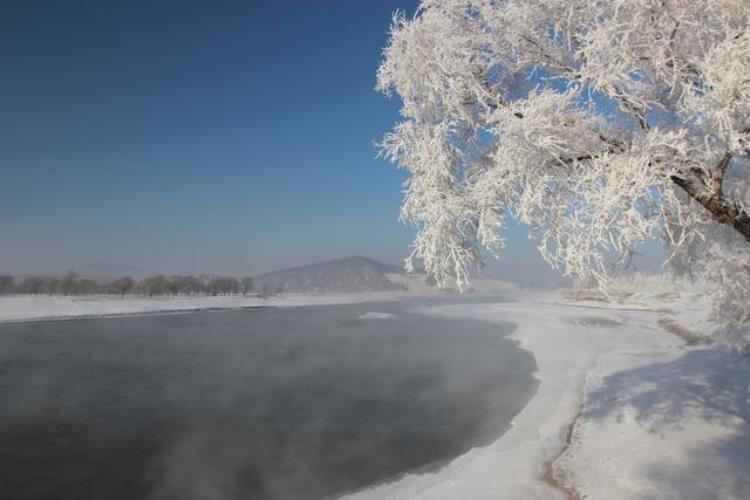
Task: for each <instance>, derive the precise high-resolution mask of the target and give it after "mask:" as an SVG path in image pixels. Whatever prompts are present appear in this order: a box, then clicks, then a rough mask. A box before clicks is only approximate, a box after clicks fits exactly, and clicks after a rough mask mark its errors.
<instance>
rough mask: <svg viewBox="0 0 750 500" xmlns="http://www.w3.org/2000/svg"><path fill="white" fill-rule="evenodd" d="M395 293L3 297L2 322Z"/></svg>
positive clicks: (367, 298) (344, 300) (381, 297)
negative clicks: (264, 295) (258, 295)
mask: <svg viewBox="0 0 750 500" xmlns="http://www.w3.org/2000/svg"><path fill="white" fill-rule="evenodd" d="M398 298H399V295H398V294H395V293H387V292H384V293H363V294H325V295H324V294H320V295H312V294H310V295H307V294H304V295H303V294H299V295H296V294H285V295H279V296H273V297H269V298H267V299H262V298H259V297H243V296H241V295H227V296H217V297H208V296H199V297H166V296H165V297H140V296H126V297H113V296H111V295H107V296H91V295H83V296H68V297H63V296H59V295H56V296H46V295H39V296H33V295H16V296H7V297H0V322H3V321H31V320H45V319H72V318H80V317H89V316H112V315H122V314H151V313H169V312H185V311H194V310H203V309H238V308H243V307H299V306H314V305H326V304H349V303H356V302H378V301H391V300H397V299H398Z"/></svg>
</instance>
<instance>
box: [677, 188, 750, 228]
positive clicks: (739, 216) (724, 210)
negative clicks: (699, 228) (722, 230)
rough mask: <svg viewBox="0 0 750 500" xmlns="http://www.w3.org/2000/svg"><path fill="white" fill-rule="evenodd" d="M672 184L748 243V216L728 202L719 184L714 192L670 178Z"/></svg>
mask: <svg viewBox="0 0 750 500" xmlns="http://www.w3.org/2000/svg"><path fill="white" fill-rule="evenodd" d="M672 182H674V183H675V184H677V185H678V186H680V187H681V188H682V189H683V190H684V191H685V192H686V193H687V194H688V195H689V196H690V197H691V198H693V199H694V200H695V201H697V202H698V203H700V204H701V206H702V207H703V208H705V209H706V210H708V212H709V213H710V214H711V216H712V217H713V218H714V219H715V220H716V221H717V222H720V223H722V224H726V225H728V226H731V227H733V228H734V229H735V230H737V231H738V232H739V233H740V234H741V235H742V236H744V237H745V240H746V241H747V242H748V243H750V214H748V213H747V211H745V210H744V209H743V208H742V207H741V206H740V205H739V204H738V203H735V202H733V201H731V200H728V199H727V198H726V197H725V196H724V194H723V193H722V191H721V184H719V186H718V189H715V190H714V191H711V190H709V189H708V188H707V187H705V186H704V185H703V184H701V183H698V182H696V181H692V180H688V179H683V178H682V177H678V176H676V175H673V176H672Z"/></svg>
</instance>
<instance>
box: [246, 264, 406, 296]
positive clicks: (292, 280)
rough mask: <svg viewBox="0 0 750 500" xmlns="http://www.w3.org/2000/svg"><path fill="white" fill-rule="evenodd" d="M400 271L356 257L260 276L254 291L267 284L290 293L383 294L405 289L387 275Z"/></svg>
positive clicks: (395, 267)
mask: <svg viewBox="0 0 750 500" xmlns="http://www.w3.org/2000/svg"><path fill="white" fill-rule="evenodd" d="M402 272H403V269H401V268H400V267H398V266H392V265H390V264H384V263H382V262H378V261H376V260H373V259H370V258H367V257H361V256H357V257H349V258H347V259H340V260H333V261H330V262H321V263H319V264H311V265H308V266H299V267H292V268H289V269H282V270H280V271H274V272H271V273H266V274H261V275H260V276H256V277H255V278H254V281H255V288H256V290H259V289H260V288H261V287H263V286H264V285H269V286H270V287H271V288H272V289H274V290H277V289H280V290H282V291H284V292H293V293H360V292H383V291H389V290H405V289H406V287H405V286H404V285H403V284H400V283H394V282H393V281H391V280H389V279H388V277H387V276H386V274H392V273H402Z"/></svg>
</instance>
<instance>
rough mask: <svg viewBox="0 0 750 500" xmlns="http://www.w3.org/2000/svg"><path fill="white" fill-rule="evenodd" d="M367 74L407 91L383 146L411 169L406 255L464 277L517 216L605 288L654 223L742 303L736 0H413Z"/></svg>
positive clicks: (743, 92) (565, 261) (744, 27)
mask: <svg viewBox="0 0 750 500" xmlns="http://www.w3.org/2000/svg"><path fill="white" fill-rule="evenodd" d="M378 89H379V90H381V91H383V92H385V93H391V92H394V91H395V92H396V93H397V94H398V95H399V96H400V97H401V99H402V101H403V107H402V110H401V114H402V116H403V121H401V122H400V123H399V124H397V125H396V126H395V128H394V129H393V131H392V132H391V133H389V134H387V135H386V136H385V138H384V140H383V142H382V152H383V154H384V155H385V156H386V157H387V158H389V159H391V160H392V161H394V162H396V163H397V164H398V165H399V166H401V167H403V168H404V169H406V170H408V172H409V173H410V177H409V179H408V182H407V190H406V195H405V199H404V202H403V206H402V211H401V216H402V218H403V219H404V220H406V221H409V222H413V223H415V224H417V226H418V228H419V230H418V234H417V236H416V240H415V243H414V251H413V253H412V255H411V257H410V258H409V259H407V265H410V263H411V262H412V260H413V259H414V258H419V259H422V260H423V262H424V267H425V268H426V270H427V272H428V273H429V274H430V275H432V276H434V277H435V278H436V279H437V280H438V282H439V283H441V284H445V283H447V282H449V281H455V282H456V283H457V284H458V285H459V286H460V287H465V286H466V285H467V284H468V280H469V276H470V272H471V270H472V269H473V268H474V267H475V266H477V265H481V262H482V249H486V250H488V251H489V252H491V253H496V252H498V251H499V250H500V249H501V248H502V247H503V245H504V241H503V237H502V234H503V231H502V229H503V225H504V224H505V223H506V221H507V219H508V218H509V217H513V218H515V219H517V220H520V221H521V222H524V223H526V224H528V225H529V226H530V227H531V229H532V231H533V232H535V233H536V234H537V235H538V238H539V241H540V250H541V252H542V255H543V257H544V258H545V259H546V261H547V262H549V263H550V264H551V265H552V266H553V267H555V268H558V269H561V270H563V271H564V272H565V273H567V274H570V275H574V276H577V277H579V278H584V279H593V280H595V281H597V282H598V283H599V284H601V285H606V282H607V277H608V271H609V269H610V264H612V261H613V260H614V258H618V260H619V261H620V262H623V261H626V260H627V259H628V258H629V256H630V255H631V254H632V252H633V249H634V247H635V246H637V245H638V244H639V243H641V242H643V241H645V240H648V239H652V238H657V237H659V238H663V239H664V240H665V241H666V242H667V243H668V245H669V247H670V249H671V252H672V256H673V257H674V259H675V261H677V260H680V261H684V260H685V259H687V260H690V259H694V258H696V257H699V258H701V259H703V261H704V262H710V266H709V269H708V271H707V272H706V274H707V275H708V276H709V277H712V278H713V279H715V280H716V282H717V284H718V287H717V289H718V290H719V292H718V294H717V297H718V299H719V302H720V303H721V304H723V305H722V306H721V307H719V308H718V309H717V311H719V313H720V314H723V315H725V316H728V317H731V318H735V319H736V320H737V321H739V320H742V321H746V320H747V319H748V317H749V316H750V310H749V308H750V291H749V290H748V287H747V284H748V273H749V272H750V270H749V269H748V265H749V264H750V244H748V243H749V242H750V195H749V193H748V188H747V186H748V178H749V174H748V172H749V167H748V163H749V162H748V157H749V156H750V8H748V4H747V0H701V1H699V0H606V1H604V0H602V1H596V0H594V1H591V0H545V1H535V0H422V1H421V3H420V6H419V9H418V11H417V12H416V14H415V15H414V16H413V17H412V18H407V17H405V16H404V15H403V14H398V13H397V14H396V16H395V17H394V20H393V25H392V30H391V36H390V40H389V43H388V45H387V47H386V48H385V50H384V58H383V62H382V64H381V66H380V68H379V70H378ZM716 226H720V227H724V228H728V230H726V231H718V232H717V231H716V230H715V227H716ZM717 233H722V234H721V239H720V241H719V240H716V241H714V239H715V234H717ZM709 239H710V240H712V241H711V245H710V247H709V246H706V245H702V244H701V243H702V242H706V241H708V240H709ZM694 265H695V263H694V262H691V263H690V266H694ZM702 269H704V270H705V269H706V267H705V266H704V267H703V268H702ZM731 322H734V324H735V326H736V324H737V323H736V321H735V320H734V319H733V320H731Z"/></svg>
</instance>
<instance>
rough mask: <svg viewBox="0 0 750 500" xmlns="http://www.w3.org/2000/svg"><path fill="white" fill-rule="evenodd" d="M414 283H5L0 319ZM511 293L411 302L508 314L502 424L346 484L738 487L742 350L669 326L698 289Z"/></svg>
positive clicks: (324, 300) (616, 495)
mask: <svg viewBox="0 0 750 500" xmlns="http://www.w3.org/2000/svg"><path fill="white" fill-rule="evenodd" d="M508 291H509V292H510V290H508ZM504 295H505V294H504ZM417 296H420V297H421V296H423V295H421V294H414V293H365V294H340V295H333V294H331V295H284V296H278V297H271V298H269V299H260V298H257V297H240V296H227V297H165V298H157V297H153V298H139V297H125V298H117V297H103V296H100V297H94V296H88V297H46V296H37V297H28V296H11V297H2V298H0V322H19V321H20V322H27V321H51V320H61V319H66V320H71V319H83V318H91V317H101V316H121V315H144V314H174V313H184V312H191V311H196V310H228V309H241V308H254V307H301V306H314V305H331V304H345V303H364V302H381V301H395V300H403V299H409V298H415V297H417ZM425 296H426V295H425ZM433 296H436V295H433ZM512 296H513V297H514V301H513V302H492V303H461V304H453V305H439V306H434V305H433V306H422V307H420V308H419V309H418V311H419V312H422V313H425V314H431V315H440V316H446V317H451V318H471V319H482V320H485V321H488V322H494V323H498V324H503V325H507V324H508V323H512V324H514V325H515V329H514V331H513V332H512V333H511V334H510V335H509V336H508V338H510V339H513V340H515V341H517V342H518V344H519V347H520V348H522V349H526V350H528V351H530V352H531V353H532V355H533V356H534V358H535V360H536V363H537V368H538V370H537V372H536V373H535V377H536V378H537V379H538V380H539V381H540V384H539V387H538V388H537V392H536V394H535V395H534V396H533V397H532V398H531V400H530V401H529V402H528V403H527V405H526V406H525V407H524V408H523V409H522V410H521V412H519V413H518V415H516V417H515V418H514V419H513V421H512V422H511V428H510V429H509V430H508V431H507V432H506V433H505V434H503V435H502V436H500V437H499V438H498V439H497V440H496V441H495V442H493V443H491V444H489V445H487V446H483V447H478V448H474V449H472V450H469V451H468V452H467V453H465V454H464V455H462V456H459V457H457V458H456V459H454V460H452V461H451V462H449V463H448V464H446V465H445V466H444V467H442V468H441V469H439V470H436V471H432V472H428V473H423V474H416V473H412V474H406V475H405V476H403V477H402V478H400V479H397V480H395V481H393V482H390V483H384V484H380V485H375V486H373V487H371V488H368V489H365V490H362V491H359V492H355V493H353V494H351V495H349V496H347V497H346V498H350V499H357V500H361V499H366V500H369V499H381V498H391V499H406V498H424V499H460V498H472V499H482V498H486V499H496V498H514V499H515V498H522V499H524V498H526V499H541V498H566V497H571V496H572V495H577V496H579V497H581V496H585V497H586V498H590V499H599V498H601V499H626V498H706V497H711V498H716V497H717V496H718V497H719V498H729V499H732V498H737V499H740V498H750V452H748V450H750V409H749V408H750V397H749V395H750V393H749V392H748V381H750V360H748V359H746V358H740V357H739V356H737V355H735V354H733V353H731V352H728V351H726V350H724V349H722V348H720V347H716V346H711V345H706V344H700V343H699V344H697V345H693V346H688V345H687V343H686V336H685V335H683V334H681V332H688V337H687V338H690V335H693V336H695V335H700V336H701V338H702V339H703V340H705V335H706V333H707V332H709V331H710V329H711V325H710V324H709V323H708V322H707V320H706V318H707V313H708V304H707V303H706V301H705V298H704V297H702V295H701V294H699V293H692V292H686V291H684V290H683V291H682V292H680V293H670V294H664V293H655V292H651V293H643V294H636V295H634V296H633V297H631V298H630V299H629V301H627V302H625V303H621V304H616V303H608V302H603V301H601V300H599V299H591V298H590V297H589V298H586V297H577V296H575V295H573V296H571V295H566V294H564V293H561V292H560V291H536V292H534V291H528V290H527V291H518V290H516V291H515V292H514V293H512ZM442 297H443V298H445V296H444V295H443V296H442ZM496 297H497V295H496ZM371 317H372V318H375V316H372V315H371V316H367V319H368V320H370V319H371ZM377 317H378V318H379V316H377ZM698 450H700V451H701V452H700V453H698Z"/></svg>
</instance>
